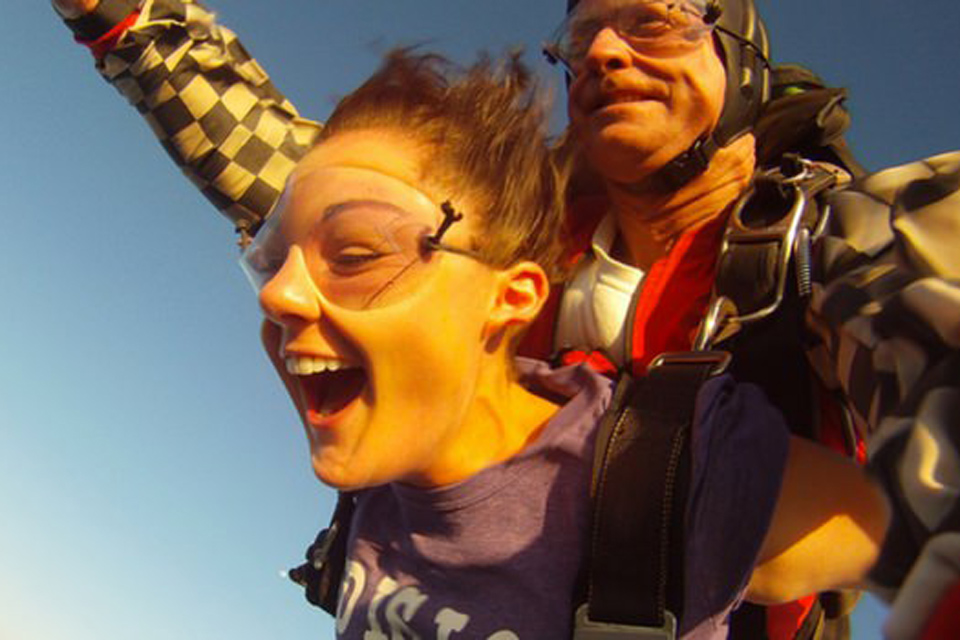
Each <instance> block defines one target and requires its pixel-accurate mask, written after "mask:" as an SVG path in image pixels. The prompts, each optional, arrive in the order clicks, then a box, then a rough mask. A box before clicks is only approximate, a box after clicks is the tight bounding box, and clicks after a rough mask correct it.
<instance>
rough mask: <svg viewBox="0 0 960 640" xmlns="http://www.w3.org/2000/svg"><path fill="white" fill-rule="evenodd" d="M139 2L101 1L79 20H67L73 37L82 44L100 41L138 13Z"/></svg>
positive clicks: (129, 0) (135, 0)
mask: <svg viewBox="0 0 960 640" xmlns="http://www.w3.org/2000/svg"><path fill="white" fill-rule="evenodd" d="M139 5H140V2H139V0H100V3H99V4H98V5H97V8H96V9H94V10H93V11H91V12H90V13H86V14H84V15H82V16H80V17H79V18H72V19H65V20H64V22H65V23H66V25H67V26H68V27H70V30H71V31H73V35H75V36H76V37H77V39H79V40H80V41H82V42H93V41H95V40H99V39H100V38H101V37H102V36H103V35H105V34H107V33H109V32H110V30H111V29H113V28H114V27H115V26H117V25H118V24H120V23H121V22H123V21H124V20H126V18H127V16H129V15H130V14H131V13H133V12H134V11H136V9H137V7H138V6H139Z"/></svg>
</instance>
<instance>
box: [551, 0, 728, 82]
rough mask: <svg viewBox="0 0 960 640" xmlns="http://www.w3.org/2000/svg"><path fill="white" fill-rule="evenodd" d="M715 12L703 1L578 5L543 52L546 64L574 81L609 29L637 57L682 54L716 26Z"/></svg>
mask: <svg viewBox="0 0 960 640" xmlns="http://www.w3.org/2000/svg"><path fill="white" fill-rule="evenodd" d="M719 15H720V14H719V10H718V9H717V7H716V5H714V4H712V3H711V4H707V2H705V1H704V0H672V1H668V0H639V1H638V0H628V1H620V2H607V3H594V4H587V3H581V4H580V5H579V6H578V7H577V8H576V9H575V10H574V11H572V12H571V13H570V14H569V15H568V16H567V18H566V19H565V20H564V21H563V22H562V23H561V25H560V26H559V27H558V28H557V30H556V31H555V32H554V35H553V37H552V38H551V40H550V42H548V43H547V44H546V45H544V47H543V53H544V55H545V56H546V57H547V60H548V61H550V62H551V63H554V64H560V65H562V66H563V67H564V70H565V71H566V72H567V73H568V74H570V76H572V77H575V76H576V75H577V74H578V73H579V72H580V70H581V68H582V66H583V62H584V59H585V58H586V56H587V52H588V51H589V50H590V46H591V44H592V43H593V41H594V39H595V38H596V37H597V34H599V33H600V32H601V31H603V30H604V29H607V28H610V29H613V31H614V32H616V34H617V35H618V36H619V37H620V38H621V39H622V40H623V41H624V42H626V43H627V44H628V45H629V46H630V47H631V48H632V49H633V50H634V51H636V52H637V53H641V54H645V55H650V56H654V57H664V58H665V57H672V56H677V55H681V54H683V53H685V52H687V51H690V50H691V49H693V48H694V47H695V46H697V45H698V44H699V43H700V42H701V41H702V40H703V38H704V37H706V36H707V35H708V34H709V33H710V32H711V31H713V29H714V28H715V27H716V20H717V18H719Z"/></svg>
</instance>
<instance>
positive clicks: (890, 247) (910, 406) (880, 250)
mask: <svg viewBox="0 0 960 640" xmlns="http://www.w3.org/2000/svg"><path fill="white" fill-rule="evenodd" d="M831 204H832V214H831V220H830V226H829V229H828V232H827V235H826V236H825V237H823V238H822V239H821V240H820V241H819V243H818V246H817V249H818V251H819V254H818V258H819V260H818V272H817V273H816V274H815V276H816V280H817V284H816V285H815V287H814V292H813V296H812V301H811V305H810V309H809V314H808V315H809V317H808V320H809V322H808V325H809V326H810V327H811V328H813V329H814V330H815V333H816V334H817V336H818V337H819V338H820V340H819V342H818V343H817V344H815V345H814V346H813V347H812V348H811V350H810V358H811V361H812V362H813V363H814V366H815V368H816V369H817V371H818V373H820V374H821V376H822V377H823V378H824V379H825V380H828V381H830V382H831V383H832V384H834V385H835V386H836V387H839V388H840V389H842V391H843V393H844V396H845V397H846V398H847V400H848V403H849V406H850V408H851V409H852V410H853V412H854V414H855V417H856V420H857V422H858V424H859V426H860V428H861V429H862V431H863V433H864V435H866V436H867V437H868V445H869V459H870V467H871V468H872V469H873V470H874V471H875V472H876V474H877V475H878V477H879V478H880V480H881V481H882V482H883V484H884V486H885V488H886V490H887V492H888V494H889V495H890V496H891V498H892V500H893V507H894V513H895V518H894V521H893V525H892V529H891V531H890V533H889V534H888V539H887V542H886V543H885V545H884V550H883V555H882V558H881V560H880V563H879V564H878V566H877V568H876V570H875V571H874V574H873V579H874V581H875V582H876V584H877V585H878V586H880V587H886V588H890V589H891V590H892V589H894V588H896V587H898V586H899V585H901V583H902V582H903V581H904V579H905V578H906V577H907V575H908V573H909V572H910V571H911V570H912V569H914V567H916V566H923V565H924V564H925V563H928V562H927V561H926V560H923V559H922V558H921V561H920V562H918V557H920V556H926V555H928V554H929V553H933V550H934V549H935V548H937V545H938V544H940V543H939V542H935V541H936V540H938V539H939V538H940V537H941V536H942V535H945V534H949V533H951V532H954V533H953V535H955V532H958V531H960V500H958V497H960V242H958V240H960V152H954V153H949V154H944V155H941V156H937V157H934V158H930V159H928V160H925V161H922V162H915V163H912V164H907V165H904V166H901V167H896V168H893V169H888V170H886V171H882V172H880V173H877V174H875V175H872V176H869V177H867V178H865V179H863V180H861V181H858V182H856V183H854V184H853V185H851V186H850V187H849V188H847V189H844V190H842V191H839V192H837V193H835V194H833V196H832V198H831ZM914 578H916V576H914ZM957 578H958V579H960V574H958V576H957ZM925 599H926V600H927V601H933V602H935V600H936V599H935V597H934V594H929V593H928V594H926V596H925ZM920 619H922V618H920Z"/></svg>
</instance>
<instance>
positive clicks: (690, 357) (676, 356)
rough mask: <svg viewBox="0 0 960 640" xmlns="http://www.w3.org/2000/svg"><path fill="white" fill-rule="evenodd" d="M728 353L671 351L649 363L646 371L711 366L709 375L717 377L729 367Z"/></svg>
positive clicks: (729, 357)
mask: <svg viewBox="0 0 960 640" xmlns="http://www.w3.org/2000/svg"><path fill="white" fill-rule="evenodd" d="M730 359H731V356H730V352H728V351H671V352H667V353H661V354H660V355H658V356H657V357H656V358H654V359H653V362H651V363H650V366H649V367H648V370H652V369H656V368H657V367H662V366H663V365H667V364H680V365H684V364H713V369H711V371H710V373H711V375H714V376H718V375H720V374H721V373H723V372H724V371H726V370H727V367H728V366H729V365H730Z"/></svg>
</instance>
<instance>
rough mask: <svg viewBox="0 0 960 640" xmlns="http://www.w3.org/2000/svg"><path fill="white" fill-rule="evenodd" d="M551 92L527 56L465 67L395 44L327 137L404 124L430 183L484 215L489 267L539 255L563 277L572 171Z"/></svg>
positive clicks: (482, 236)
mask: <svg viewBox="0 0 960 640" xmlns="http://www.w3.org/2000/svg"><path fill="white" fill-rule="evenodd" d="M546 105H547V100H546V99H545V98H544V95H543V92H542V91H541V90H540V89H539V88H538V87H537V86H536V84H535V83H534V82H533V81H532V79H531V76H530V73H529V71H528V70H527V68H526V67H525V66H524V65H523V63H522V62H521V61H520V59H519V53H514V54H512V55H510V56H508V57H506V58H505V59H504V60H502V61H501V62H499V63H497V64H494V63H493V62H492V61H491V60H490V58H489V57H488V56H481V57H480V59H479V60H478V61H477V62H476V63H475V64H473V65H472V66H470V67H469V68H466V69H463V68H460V67H457V66H455V65H454V64H452V63H451V62H450V61H448V60H447V59H445V58H443V57H442V56H439V55H436V54H422V53H414V52H412V51H410V50H395V51H393V52H391V53H389V54H388V55H387V56H386V58H385V60H384V62H383V64H382V65H381V67H380V69H379V70H378V71H377V72H376V73H374V74H373V76H371V77H370V79H368V80H367V81H366V82H365V83H363V85H361V86H360V87H359V88H358V89H357V90H355V91H354V92H352V93H351V94H349V95H348V96H346V97H345V98H343V99H342V100H341V101H340V102H339V104H338V105H337V107H336V109H335V110H334V112H333V114H332V115H331V116H330V118H329V119H328V121H327V124H326V126H325V128H324V130H323V131H322V132H321V134H320V137H319V139H318V140H317V142H318V143H322V142H323V141H324V140H326V139H328V138H331V137H333V136H335V135H337V134H338V133H342V132H346V131H355V130H360V129H374V128H383V129H389V130H395V131H398V132H400V133H402V134H403V135H405V136H407V137H408V138H410V139H412V140H414V141H415V142H417V143H422V144H423V145H424V146H425V148H426V152H425V153H424V173H425V176H424V177H425V179H426V180H428V181H430V182H432V183H434V184H437V185H440V186H442V187H443V188H444V189H447V190H449V191H450V196H449V197H450V200H451V201H452V203H453V205H454V206H455V207H456V206H457V200H456V198H457V194H458V193H459V194H464V193H465V194H468V195H469V197H470V200H471V202H473V203H475V204H476V205H478V206H479V207H481V208H482V209H483V210H482V211H477V212H471V214H479V215H478V218H479V220H478V223H479V224H478V229H479V230H480V233H478V234H477V236H478V239H477V242H476V246H475V247H474V248H475V250H476V251H477V252H478V253H479V254H480V255H481V256H482V257H483V258H484V259H485V260H486V261H487V262H489V263H490V264H493V265H495V266H499V267H505V266H509V265H511V264H514V263H516V262H518V261H520V260H532V261H534V262H537V263H538V264H540V266H541V267H543V268H544V270H545V271H546V272H547V273H548V274H549V275H550V276H551V278H552V279H554V280H556V279H559V277H560V275H561V273H560V271H561V269H560V264H561V254H562V249H561V243H560V231H561V226H562V216H563V187H564V177H565V172H564V171H562V170H561V169H560V168H559V167H558V166H557V164H556V162H555V160H554V158H552V157H551V153H550V150H549V148H548V144H547V139H546V117H545V116H546Z"/></svg>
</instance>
